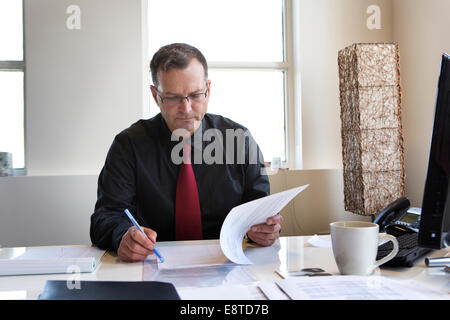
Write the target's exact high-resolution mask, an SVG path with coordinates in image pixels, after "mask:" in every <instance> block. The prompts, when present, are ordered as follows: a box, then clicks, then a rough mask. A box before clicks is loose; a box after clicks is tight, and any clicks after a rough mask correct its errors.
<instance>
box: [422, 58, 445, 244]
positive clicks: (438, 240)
mask: <svg viewBox="0 0 450 320" xmlns="http://www.w3.org/2000/svg"><path fill="white" fill-rule="evenodd" d="M449 182H450V56H449V55H448V54H443V55H442V62H441V73H440V76H439V82H438V92H437V99H436V109H435V115H434V125H433V135H432V138H431V147H430V154H429V160H428V170H427V177H426V182H425V190H424V194H423V201H422V215H421V218H420V228H419V246H420V247H425V248H432V249H440V248H442V247H448V246H449V245H450V232H449V230H450V187H449Z"/></svg>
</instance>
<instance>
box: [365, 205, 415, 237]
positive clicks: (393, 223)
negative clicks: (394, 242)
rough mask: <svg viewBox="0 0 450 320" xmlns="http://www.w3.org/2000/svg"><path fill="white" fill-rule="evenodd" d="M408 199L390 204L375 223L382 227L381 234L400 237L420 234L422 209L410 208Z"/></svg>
mask: <svg viewBox="0 0 450 320" xmlns="http://www.w3.org/2000/svg"><path fill="white" fill-rule="evenodd" d="M410 205H411V203H410V202H409V200H408V198H405V197H402V198H398V199H397V200H395V201H394V202H392V203H390V204H389V205H388V206H387V207H386V208H384V209H383V211H381V212H380V214H379V215H378V216H377V217H376V219H375V220H374V221H373V222H374V223H376V224H378V225H379V226H380V232H387V233H390V234H393V235H395V236H398V235H400V234H404V233H410V232H419V225H420V214H421V209H420V208H410Z"/></svg>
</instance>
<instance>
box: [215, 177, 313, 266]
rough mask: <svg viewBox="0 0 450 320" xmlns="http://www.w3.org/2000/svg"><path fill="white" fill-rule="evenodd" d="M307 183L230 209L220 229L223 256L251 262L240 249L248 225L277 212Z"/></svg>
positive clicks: (235, 260) (239, 262)
mask: <svg viewBox="0 0 450 320" xmlns="http://www.w3.org/2000/svg"><path fill="white" fill-rule="evenodd" d="M308 186H309V184H307V185H304V186H301V187H296V188H292V189H289V190H286V191H283V192H279V193H275V194H272V195H269V196H267V197H263V198H260V199H256V200H253V201H250V202H247V203H244V204H242V205H239V206H237V207H234V208H233V209H231V211H230V213H228V215H227V217H226V219H225V221H224V223H223V225H222V229H221V230H220V247H221V248H222V251H223V253H224V254H225V256H226V257H227V258H228V259H230V260H231V261H233V262H234V263H238V264H252V262H251V261H250V260H249V259H248V258H247V257H246V256H245V254H244V251H243V250H242V239H243V238H244V236H245V234H246V233H247V231H248V230H250V227H251V226H253V225H255V224H260V223H263V222H265V221H266V220H267V218H269V217H271V216H274V215H276V214H277V213H279V212H280V211H281V210H282V209H283V208H284V207H285V206H286V205H287V204H288V203H289V202H290V201H291V200H292V199H293V198H294V197H295V196H296V195H297V194H299V193H300V192H302V191H303V190H305V189H306V188H307V187H308Z"/></svg>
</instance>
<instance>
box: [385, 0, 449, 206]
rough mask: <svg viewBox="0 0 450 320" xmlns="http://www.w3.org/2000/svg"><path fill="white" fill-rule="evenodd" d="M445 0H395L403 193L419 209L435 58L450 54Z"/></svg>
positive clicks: (430, 125)
mask: <svg viewBox="0 0 450 320" xmlns="http://www.w3.org/2000/svg"><path fill="white" fill-rule="evenodd" d="M449 13H450V1H449V0H433V1H426V0H395V1H394V6H393V15H394V17H395V19H394V39H395V40H396V41H398V43H399V47H400V72H401V74H400V78H401V83H402V90H403V93H402V111H403V115H402V120H403V129H404V144H405V168H406V191H407V196H408V197H409V198H410V200H411V202H412V203H413V205H414V206H418V207H421V206H422V197H423V190H424V186H425V178H426V169H427V166H428V154H429V149H430V142H431V134H432V129H433V120H434V109H435V103H436V93H437V83H438V77H439V71H440V63H441V55H442V53H444V52H447V53H450V35H449V30H450V19H449Z"/></svg>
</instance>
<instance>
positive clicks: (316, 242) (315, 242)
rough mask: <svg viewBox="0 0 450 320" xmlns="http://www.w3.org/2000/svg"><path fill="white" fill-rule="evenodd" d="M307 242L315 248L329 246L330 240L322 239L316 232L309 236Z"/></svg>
mask: <svg viewBox="0 0 450 320" xmlns="http://www.w3.org/2000/svg"><path fill="white" fill-rule="evenodd" d="M308 243H309V244H310V245H312V246H313V247H316V248H331V241H330V240H325V239H322V238H321V237H319V236H318V235H317V234H315V235H314V236H313V237H311V238H309V239H308Z"/></svg>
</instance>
